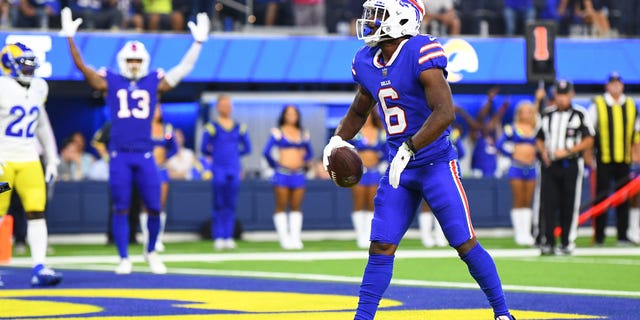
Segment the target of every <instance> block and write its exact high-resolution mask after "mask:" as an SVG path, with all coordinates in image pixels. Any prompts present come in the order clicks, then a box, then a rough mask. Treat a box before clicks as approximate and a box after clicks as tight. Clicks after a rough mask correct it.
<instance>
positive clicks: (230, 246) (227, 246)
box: [224, 238, 238, 250]
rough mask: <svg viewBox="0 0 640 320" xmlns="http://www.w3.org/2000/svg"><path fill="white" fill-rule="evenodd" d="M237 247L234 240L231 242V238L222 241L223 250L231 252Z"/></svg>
mask: <svg viewBox="0 0 640 320" xmlns="http://www.w3.org/2000/svg"><path fill="white" fill-rule="evenodd" d="M237 247H238V246H237V245H236V242H235V240H233V239H232V238H229V239H224V248H225V249H230V250H233V249H235V248H237Z"/></svg>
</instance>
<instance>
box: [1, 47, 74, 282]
mask: <svg viewBox="0 0 640 320" xmlns="http://www.w3.org/2000/svg"><path fill="white" fill-rule="evenodd" d="M0 57H1V60H2V65H1V67H2V73H3V76H2V77H0V181H4V182H8V183H9V184H10V185H11V187H12V188H13V190H15V191H16V192H17V193H18V196H19V197H20V200H21V201H22V205H23V206H24V211H25V213H26V216H27V231H28V232H27V240H28V242H29V247H30V248H31V257H32V259H33V265H34V268H33V275H32V277H31V285H33V286H52V285H56V284H58V283H59V282H60V281H61V280H62V275H61V274H59V273H57V272H55V271H53V270H51V269H49V268H46V267H45V266H44V263H45V256H46V254H47V223H46V221H45V218H44V209H45V205H46V202H47V195H46V187H45V181H46V182H53V181H54V180H55V178H56V176H57V175H58V169H57V165H58V148H57V146H56V139H55V137H54V136H53V131H52V130H51V124H50V123H49V117H48V116H47V111H46V110H45V109H44V104H45V101H46V100H47V95H48V94H49V86H48V85H47V83H46V82H45V81H44V79H42V78H38V77H34V73H35V70H36V68H37V67H38V60H37V59H36V56H35V54H34V53H33V51H32V50H31V49H29V48H28V47H27V46H25V45H24V44H22V43H15V44H8V45H6V46H5V47H4V48H2V52H0ZM38 142H39V143H40V145H41V146H42V149H43V150H44V159H45V164H46V167H45V172H44V174H43V172H42V165H41V164H40V159H39V156H38V145H37V144H38ZM12 192H13V191H8V192H4V193H2V194H0V224H1V223H2V219H3V218H4V216H5V214H6V213H7V210H9V204H10V202H11V193H12ZM4 240H5V241H7V239H4ZM0 241H2V239H0ZM0 250H2V248H0ZM9 250H11V249H9Z"/></svg>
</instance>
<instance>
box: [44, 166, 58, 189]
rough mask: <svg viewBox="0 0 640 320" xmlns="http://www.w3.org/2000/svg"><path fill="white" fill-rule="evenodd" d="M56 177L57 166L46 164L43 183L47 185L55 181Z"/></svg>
mask: <svg viewBox="0 0 640 320" xmlns="http://www.w3.org/2000/svg"><path fill="white" fill-rule="evenodd" d="M57 177H58V165H57V164H56V163H55V162H52V163H47V166H46V167H45V169H44V181H45V182H46V183H47V184H49V183H51V182H54V181H56V178H57Z"/></svg>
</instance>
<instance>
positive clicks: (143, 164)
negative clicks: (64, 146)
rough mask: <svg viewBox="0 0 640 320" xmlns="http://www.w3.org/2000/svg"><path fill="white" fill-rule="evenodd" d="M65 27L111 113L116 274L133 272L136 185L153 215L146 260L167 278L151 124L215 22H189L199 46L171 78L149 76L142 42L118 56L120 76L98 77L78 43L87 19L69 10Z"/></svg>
mask: <svg viewBox="0 0 640 320" xmlns="http://www.w3.org/2000/svg"><path fill="white" fill-rule="evenodd" d="M61 22H62V31H61V32H60V34H61V35H62V36H66V37H67V39H68V43H69V48H70V51H71V56H72V58H73V62H74V63H75V65H76V67H77V68H78V69H79V70H80V71H81V72H82V74H83V75H84V77H85V79H86V80H87V82H88V83H89V85H90V86H91V87H93V88H94V89H96V90H99V91H102V92H103V93H104V96H105V101H106V103H107V106H108V107H109V110H110V114H111V121H112V125H111V139H110V141H109V153H110V164H109V184H110V190H111V198H112V202H113V212H114V214H113V218H112V232H113V239H114V242H115V244H116V247H117V248H118V254H119V255H120V263H119V265H118V267H117V268H116V270H115V271H116V273H118V274H128V273H131V269H132V265H131V261H130V260H129V257H128V248H127V245H128V241H129V220H128V218H127V212H128V211H129V205H130V198H131V186H132V184H133V183H135V184H136V186H137V188H138V190H139V191H140V195H141V196H142V200H143V202H144V206H145V208H147V213H148V219H147V230H148V239H145V240H144V242H145V246H144V247H145V252H144V256H145V259H146V260H147V262H148V263H149V267H150V269H151V272H153V273H166V272H167V269H166V267H165V266H164V264H163V263H162V261H161V260H160V258H159V257H158V255H157V253H156V251H155V248H156V240H157V238H158V233H159V230H160V217H159V213H160V177H159V175H158V169H157V166H156V163H155V160H154V158H153V152H152V150H153V145H154V143H153V140H152V136H151V122H152V120H153V112H154V110H155V107H156V104H157V103H158V100H159V97H160V95H161V94H162V93H164V92H166V91H169V90H170V89H172V88H173V87H175V86H176V85H177V84H178V83H179V82H180V81H181V80H182V78H183V77H184V76H186V75H187V74H188V73H189V72H190V71H191V69H193V66H194V64H195V62H196V60H197V58H198V55H199V54H200V50H201V47H202V42H204V41H206V40H207V38H208V33H209V18H208V16H207V15H206V14H204V13H200V14H198V16H197V24H195V23H193V22H190V23H189V28H190V29H191V34H192V36H193V38H194V40H195V41H194V43H193V44H192V45H191V47H190V48H189V50H188V51H187V53H186V54H185V55H184V57H183V58H182V60H181V61H180V63H179V64H178V65H177V66H175V67H173V68H172V69H171V70H169V71H168V72H167V73H166V74H164V73H163V72H162V71H160V70H155V71H148V68H149V53H148V52H147V50H146V48H145V46H144V44H142V43H141V42H139V41H128V42H126V43H125V44H124V46H123V47H122V49H121V50H120V51H119V52H118V55H117V57H116V58H117V61H118V67H119V72H111V71H100V72H96V71H94V70H93V69H91V68H90V67H88V66H86V65H85V64H84V62H83V60H82V57H81V56H80V52H79V51H78V49H77V47H76V45H75V43H74V41H73V35H74V34H75V32H76V30H77V28H78V26H79V25H80V24H81V23H82V19H76V20H72V17H71V11H70V10H69V9H68V8H65V9H63V10H62V12H61Z"/></svg>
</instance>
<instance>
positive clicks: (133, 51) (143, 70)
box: [117, 40, 150, 80]
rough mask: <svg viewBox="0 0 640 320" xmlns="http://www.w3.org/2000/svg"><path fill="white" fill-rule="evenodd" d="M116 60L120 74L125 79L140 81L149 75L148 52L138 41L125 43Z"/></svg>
mask: <svg viewBox="0 0 640 320" xmlns="http://www.w3.org/2000/svg"><path fill="white" fill-rule="evenodd" d="M117 59H118V68H120V74H121V75H122V76H123V77H125V78H128V79H134V80H135V79H140V78H142V77H144V76H146V75H147V73H149V60H150V58H149V52H147V49H146V48H145V47H144V44H143V43H142V42H140V41H135V40H132V41H127V43H125V44H124V47H122V49H120V51H118V56H117ZM129 60H140V63H139V64H138V63H131V62H130V61H129Z"/></svg>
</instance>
